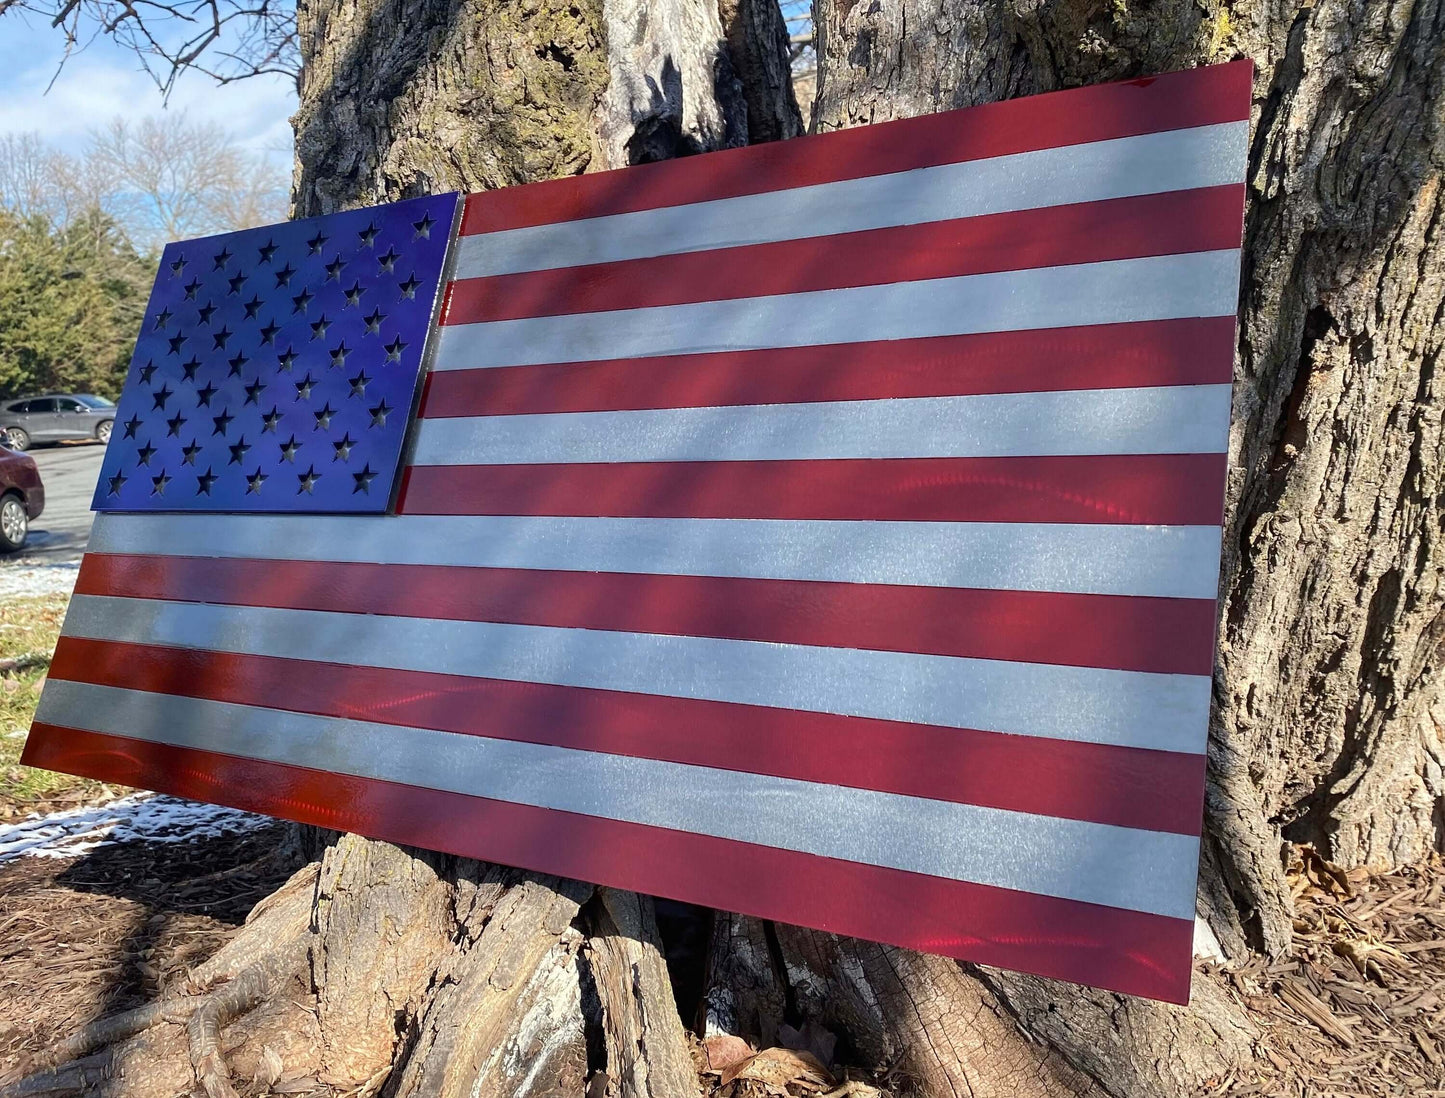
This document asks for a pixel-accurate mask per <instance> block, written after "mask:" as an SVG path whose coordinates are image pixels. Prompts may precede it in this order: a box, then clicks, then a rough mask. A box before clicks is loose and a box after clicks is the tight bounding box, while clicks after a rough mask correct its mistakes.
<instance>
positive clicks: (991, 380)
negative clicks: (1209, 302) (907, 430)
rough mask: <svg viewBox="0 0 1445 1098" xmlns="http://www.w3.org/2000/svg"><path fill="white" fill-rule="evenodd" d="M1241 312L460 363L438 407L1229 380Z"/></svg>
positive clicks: (616, 405)
mask: <svg viewBox="0 0 1445 1098" xmlns="http://www.w3.org/2000/svg"><path fill="white" fill-rule="evenodd" d="M1233 363H1234V318H1233V317H1228V316H1224V317H1205V318H1198V319H1188V320H1164V321H1151V322H1145V323H1139V324H1100V325H1095V326H1092V327H1083V328H1052V329H1043V330H1038V331H1028V332H986V333H983V334H980V335H964V336H933V337H928V338H924V339H897V340H887V341H880V342H876V343H841V344H833V345H831V346H815V347H779V348H769V349H765V350H755V351H720V352H716V353H713V354H694V355H664V356H659V357H657V358H636V359H616V360H613V361H605V362H566V363H548V364H547V365H544V366H507V367H502V368H499V369H483V370H455V371H446V372H444V373H434V374H430V375H429V376H428V377H427V383H426V395H425V396H424V398H423V399H422V411H421V414H422V415H423V416H425V417H431V418H446V417H457V416H481V415H493V416H496V415H528V414H536V413H545V412H607V411H625V410H628V409H640V408H703V407H712V406H718V405H743V404H795V403H808V402H811V401H823V400H885V399H888V398H890V397H927V396H968V395H973V394H982V393H1032V392H1060V391H1064V390H1073V389H1117V388H1128V387H1132V386H1145V385H1211V384H1226V383H1228V382H1229V381H1230V380H1231V379H1232V369H1233Z"/></svg>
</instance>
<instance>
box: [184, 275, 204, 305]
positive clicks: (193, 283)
mask: <svg viewBox="0 0 1445 1098" xmlns="http://www.w3.org/2000/svg"><path fill="white" fill-rule="evenodd" d="M200 288H201V280H200V279H199V278H193V279H191V280H190V281H189V282H187V283H186V287H185V289H186V300H187V301H194V300H196V291H197V290H199V289H200Z"/></svg>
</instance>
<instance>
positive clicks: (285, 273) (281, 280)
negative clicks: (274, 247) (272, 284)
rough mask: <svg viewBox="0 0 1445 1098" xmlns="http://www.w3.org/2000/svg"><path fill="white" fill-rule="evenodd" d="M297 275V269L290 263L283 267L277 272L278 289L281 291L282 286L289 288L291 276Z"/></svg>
mask: <svg viewBox="0 0 1445 1098" xmlns="http://www.w3.org/2000/svg"><path fill="white" fill-rule="evenodd" d="M295 273H296V268H295V267H293V266H291V264H289V263H288V264H286V266H284V267H282V268H281V269H280V270H279V271H277V272H276V288H277V289H278V290H279V289H280V288H281V287H282V286H289V285H290V284H291V276H292V275H294V274H295Z"/></svg>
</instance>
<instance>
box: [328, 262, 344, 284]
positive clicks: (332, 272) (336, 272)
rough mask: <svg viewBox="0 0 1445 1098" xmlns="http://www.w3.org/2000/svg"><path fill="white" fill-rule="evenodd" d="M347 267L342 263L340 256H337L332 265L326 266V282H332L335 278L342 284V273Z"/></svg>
mask: <svg viewBox="0 0 1445 1098" xmlns="http://www.w3.org/2000/svg"><path fill="white" fill-rule="evenodd" d="M345 267H346V264H345V263H343V262H341V257H340V256H337V257H336V258H335V259H333V260H332V261H331V262H330V263H328V264H326V281H327V282H330V281H331V280H332V279H333V278H334V279H335V280H336V281H337V282H340V281H341V272H342V271H343V270H344V269H345Z"/></svg>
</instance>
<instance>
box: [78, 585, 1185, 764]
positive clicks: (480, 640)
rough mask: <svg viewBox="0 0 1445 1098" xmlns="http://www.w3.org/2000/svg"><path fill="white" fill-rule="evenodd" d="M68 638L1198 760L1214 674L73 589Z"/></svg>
mask: <svg viewBox="0 0 1445 1098" xmlns="http://www.w3.org/2000/svg"><path fill="white" fill-rule="evenodd" d="M65 634H66V635H67V636H72V637H88V638H91V639H95V640H116V641H126V642H130V643H134V644H161V645H168V646H173V647H178V648H197V649H210V650H213V651H221V652H237V653H244V654H247V655H256V656H278V657H281V658H285V659H297V660H319V661H322V662H324V663H338V664H351V665H355V666H362V667H387V668H394V669H397V670H405V671H431V672H437V673H440V674H446V675H465V676H468V677H472V678H489V679H508V680H513V681H518V682H535V683H549V684H552V685H555V686H576V687H583V688H590V689H595V690H620V691H623V692H626V693H631V694H656V695H661V696H663V697H672V698H695V699H699V700H705V701H719V702H731V703H734V704H741V705H760V706H767V707H771V708H780V709H799V710H805V711H808V712H813V713H837V714H841V715H843V716H850V717H875V718H879V719H882V720H895V721H908V722H911V723H917V724H933V725H941V726H944V727H948V728H978V729H983V730H985V731H991V732H1009V733H1013V734H1015V735H1020V736H1035V737H1040V738H1044V739H1056V740H1073V741H1077V742H1082V743H1103V744H1114V745H1117V746H1121V747H1143V748H1151V749H1154V750H1160V751H1185V752H1192V753H1196V754H1197V753H1200V752H1202V751H1203V750H1204V733H1205V727H1206V725H1207V723H1208V719H1209V696H1210V678H1209V676H1208V675H1169V674H1158V673H1154V672H1146V671H1117V670H1112V669H1105V668H1097V667H1066V666H1062V665H1058V664H1046V663H1021V662H1019V663H1015V662H1007V661H1003V660H986V659H966V658H962V657H958V656H934V655H921V654H918V653H914V652H876V651H871V650H863V649H855V648H822V647H813V646H809V645H800V644H775V643H767V642H763V641H742V640H723V639H719V638H716V637H693V636H664V635H660V634H656V633H625V632H612V631H607V630H601V629H562V628H557V627H553V626H539V625H511V624H503V623H498V622H478V621H442V620H437V619H431V618H404V617H383V616H379V615H373V614H345V613H333V612H326V611H317V610H282V609H275V608H271V607H258V606H224V605H216V604H211V603H194V602H165V601H162V600H159V599H131V598H112V597H108V596H97V595H76V596H75V597H74V599H73V600H72V602H71V607H70V613H69V615H68V616H67V617H66V621H65Z"/></svg>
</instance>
